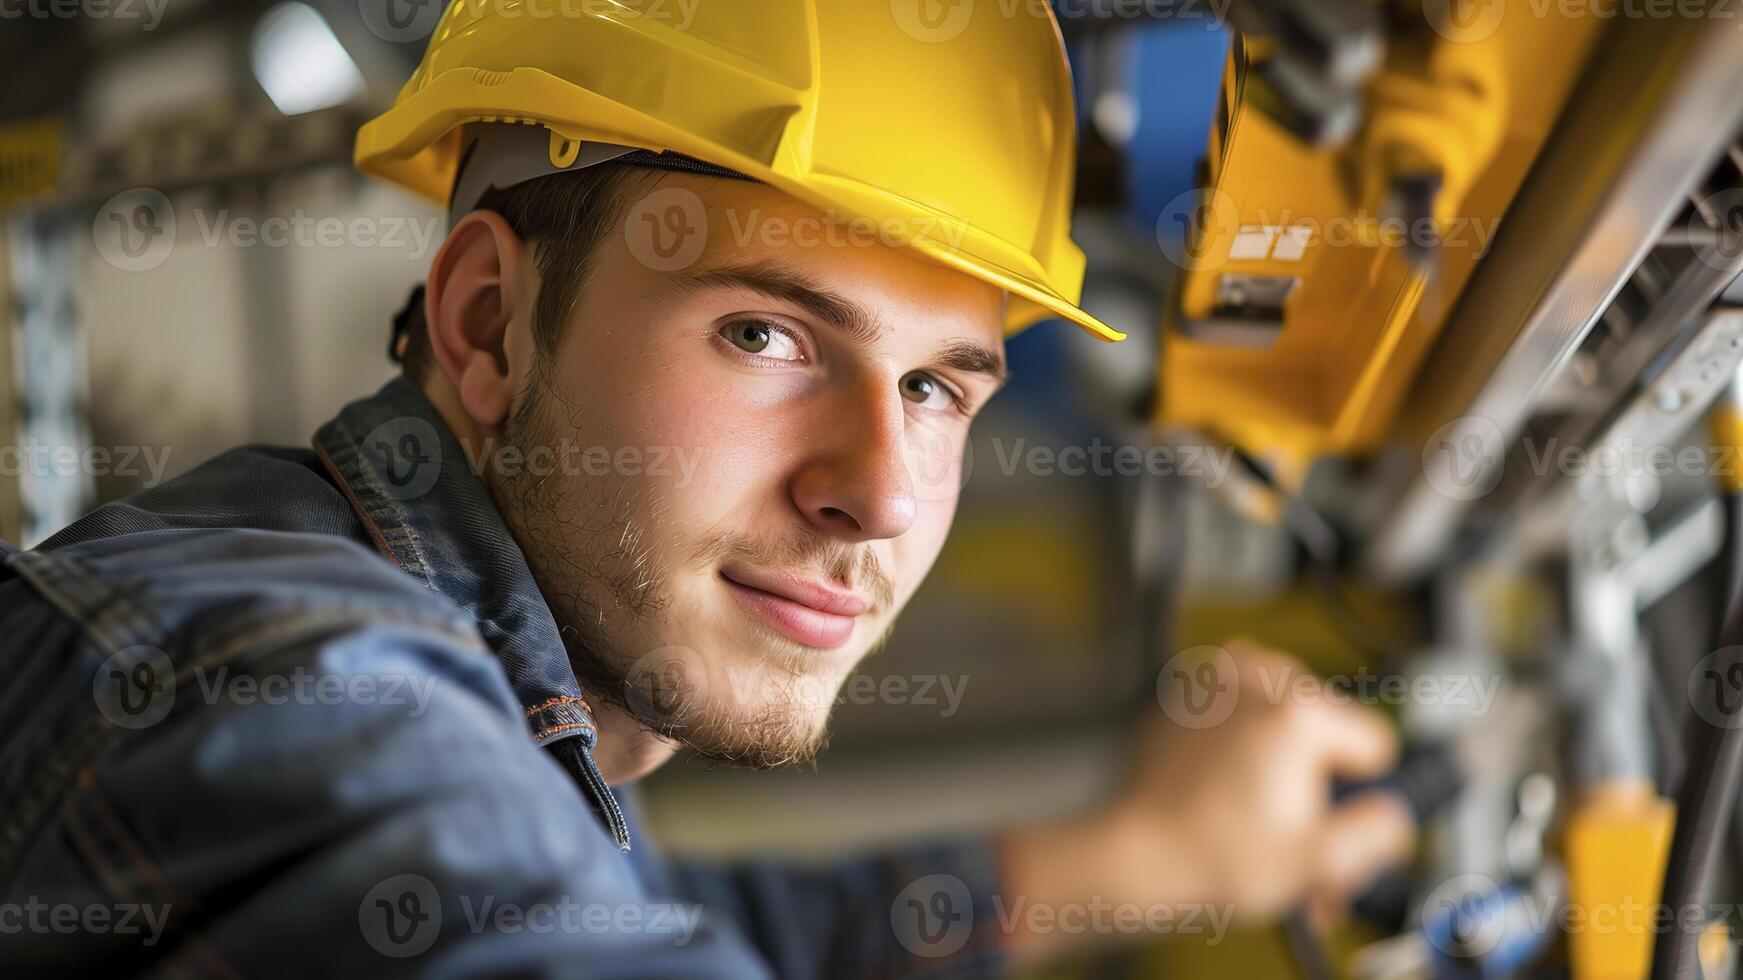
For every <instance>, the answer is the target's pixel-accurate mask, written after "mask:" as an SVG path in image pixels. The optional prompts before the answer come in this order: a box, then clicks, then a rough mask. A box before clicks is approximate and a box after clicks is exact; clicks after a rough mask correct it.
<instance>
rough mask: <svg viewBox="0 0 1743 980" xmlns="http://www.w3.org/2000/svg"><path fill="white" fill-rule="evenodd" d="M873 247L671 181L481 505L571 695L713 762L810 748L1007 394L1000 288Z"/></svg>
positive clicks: (772, 196)
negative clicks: (546, 615)
mask: <svg viewBox="0 0 1743 980" xmlns="http://www.w3.org/2000/svg"><path fill="white" fill-rule="evenodd" d="M877 231H878V229H876V228H873V227H871V226H868V225H864V224H853V223H851V222H848V221H847V220H845V219H840V220H833V221H832V220H831V219H830V218H829V217H828V216H826V215H824V214H823V213H822V212H819V211H816V210H814V209H812V208H810V207H808V206H806V205H803V204H801V203H799V202H798V201H796V200H794V199H792V198H790V197H788V196H787V195H785V194H783V193H780V192H778V191H776V190H773V189H771V188H768V187H766V186H763V185H758V184H752V183H748V182H743V181H734V180H721V179H714V178H701V177H694V176H690V175H678V174H671V175H662V176H661V177H660V178H659V180H658V181H657V182H656V183H654V184H652V185H650V187H649V188H648V190H647V191H646V193H645V194H644V195H642V196H640V197H639V198H638V199H637V200H636V202H635V203H632V204H631V205H630V207H629V210H628V217H627V220H626V221H624V222H622V223H620V224H619V225H618V226H617V229H616V230H615V231H614V232H613V234H611V235H610V236H608V237H607V239H606V241H605V242H604V243H603V244H602V245H601V246H600V248H599V249H598V250H597V252H596V253H595V255H594V258H593V262H592V266H593V268H592V272H591V275H590V276H589V278H588V280H587V282H586V284H585V285H584V286H583V288H582V290H581V294H580V299H579V303H578V305H577V307H576V309H575V310H574V312H573V315H572V316H571V317H570V318H569V320H568V322H567V324H566V325H565V326H564V329H563V331H562V337H561V340H560V343H559V347H558V349H557V352H556V356H555V358H554V359H551V360H550V362H548V363H547V364H546V365H545V366H544V368H543V370H542V371H535V372H534V379H533V381H532V383H531V384H530V385H529V386H528V387H527V388H526V389H525V390H524V391H523V392H522V393H521V394H520V396H519V397H517V399H516V402H515V405H514V407H513V410H512V413H511V418H510V421H509V422H508V423H507V425H506V427H505V432H504V440H505V442H507V443H509V444H511V445H514V446H515V447H517V448H518V449H519V450H521V453H522V454H523V456H524V457H525V459H527V460H528V461H529V464H530V465H528V466H527V467H526V469H525V470H523V471H522V472H520V473H518V474H517V473H515V472H512V471H508V470H504V471H503V472H500V473H497V474H495V475H494V476H493V482H494V484H495V489H496V492H497V497H498V499H499V501H500V502H501V503H502V506H503V510H504V512H505V514H506V516H507V518H508V521H509V524H510V526H511V528H512V529H513V530H514V532H515V536H516V538H517V540H518V541H519V542H520V543H521V545H522V547H523V549H524V550H525V551H526V553H527V556H528V559H529V561H530V563H531V565H532V567H533V570H534V573H535V575H536V577H537V579H538V581H539V584H540V587H541V589H542V591H543V592H544V594H545V596H546V598H547V600H548V601H549V603H550V605H551V607H552V609H553V611H554V612H555V613H556V615H557V618H558V621H559V625H560V626H562V627H563V630H564V634H565V637H566V639H567V641H568V642H569V646H570V649H571V653H572V659H573V660H574V661H576V668H577V672H578V674H579V675H580V677H581V680H582V686H583V689H584V690H586V691H588V693H589V694H590V696H593V695H597V696H602V697H605V698H609V699H612V700H614V701H617V700H620V699H621V702H622V703H621V704H619V705H618V707H619V708H621V709H626V710H627V711H628V713H630V714H631V715H633V716H634V717H635V718H636V719H637V720H639V721H640V722H642V723H643V724H645V725H648V726H649V727H651V728H653V729H654V730H655V731H658V732H661V733H663V734H669V735H671V736H673V737H674V738H676V739H678V740H679V741H682V742H685V743H687V744H689V745H691V746H692V747H694V748H696V749H698V750H700V751H702V752H704V753H706V754H711V755H713V756H715V757H717V758H722V759H727V760H730V761H735V762H739V763H743V764H747V765H755V766H770V765H777V764H781V763H784V762H791V761H799V760H804V759H806V758H808V757H809V756H810V755H811V754H813V753H814V752H815V751H816V749H817V748H818V747H820V745H821V742H822V738H823V734H824V732H825V727H826V723H827V719H828V714H829V709H830V707H831V705H832V703H833V701H834V699H835V696H836V694H837V692H838V690H839V688H840V686H841V684H842V682H843V681H844V680H845V679H846V677H847V676H848V674H849V672H850V671H851V670H852V669H853V668H854V666H855V664H857V663H858V662H859V661H860V659H861V658H863V657H864V656H866V654H868V653H869V652H870V651H871V650H872V649H873V647H874V646H876V645H877V644H878V643H879V642H880V641H881V640H882V638H883V637H884V636H885V635H886V633H887V632H888V630H889V628H890V626H891V625H892V623H893V621H894V619H895V617H896V614H897V612H898V611H899V610H900V609H901V608H902V606H903V605H904V604H905V603H906V602H907V600H908V598H909V597H910V596H911V595H912V594H913V592H914V589H915V588H916V587H917V586H918V585H919V584H920V581H921V579H922V578H923V577H924V576H925V574H926V572H927V570H928V569H929V568H930V567H931V565H932V562H933V560H934V559H935V558H936V557H937V555H938V551H939V548H940V547H941V546H942V544H943V542H944V538H945V535H946V533H947V531H948V530H949V527H950V521H951V517H952V515H953V513H954V511H955V507H956V500H957V493H958V490H959V489H960V484H961V459H962V454H963V451H964V447H965V445H966V441H967V437H968V429H969V422H970V420H971V418H972V416H973V414H974V413H975V412H976V411H978V410H979V409H980V407H981V406H982V405H984V404H985V402H986V400H987V399H988V398H989V397H991V396H992V394H993V393H994V391H995V390H996V389H997V388H998V386H999V384H1000V383H1001V380H1002V373H1003V355H1002V351H1003V330H1002V322H1003V316H1004V294H1003V292H1002V291H1001V290H998V289H996V288H995V287H993V286H991V285H989V284H986V283H983V282H980V281H979V280H976V279H974V278H971V277H969V276H967V275H965V274H962V273H958V272H955V271H952V270H948V269H945V268H943V267H940V266H936V265H933V264H930V263H926V262H924V261H922V260H919V259H917V258H915V257H913V256H912V255H911V253H909V252H907V251H905V250H897V249H896V248H893V247H890V244H889V243H890V241H891V239H889V238H883V239H881V240H879V238H878V235H877ZM885 234H889V232H888V231H887V230H886V232H885ZM541 447H542V448H544V449H545V452H546V453H547V455H546V456H545V457H544V458H545V459H546V460H552V459H554V460H556V461H559V462H561V463H563V464H564V465H559V466H556V467H555V468H554V472H553V467H550V466H546V467H543V468H542V469H541V468H539V467H538V466H537V465H536V461H537V460H538V459H539V457H537V456H536V455H535V453H537V452H538V451H539V450H540V449H541Z"/></svg>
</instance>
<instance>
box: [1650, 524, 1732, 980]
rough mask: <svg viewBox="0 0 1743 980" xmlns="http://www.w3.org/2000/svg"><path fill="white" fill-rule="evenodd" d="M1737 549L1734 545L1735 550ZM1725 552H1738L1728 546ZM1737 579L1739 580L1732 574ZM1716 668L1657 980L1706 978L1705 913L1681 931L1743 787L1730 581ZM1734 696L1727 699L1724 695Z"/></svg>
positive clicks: (1682, 812) (1687, 789) (1686, 785)
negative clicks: (1702, 962) (1703, 962)
mask: <svg viewBox="0 0 1743 980" xmlns="http://www.w3.org/2000/svg"><path fill="white" fill-rule="evenodd" d="M1726 503H1727V505H1728V506H1727V507H1726V517H1727V521H1726V538H1727V540H1728V541H1731V542H1735V541H1736V539H1737V538H1738V536H1739V534H1740V533H1743V495H1735V494H1734V495H1731V496H1730V497H1729V499H1728V500H1727V501H1726ZM1733 547H1734V545H1733ZM1726 553H1727V555H1731V554H1734V551H1732V550H1731V549H1730V548H1728V549H1727V552H1726ZM1732 579H1735V576H1732ZM1730 588H1731V595H1730V597H1729V600H1728V601H1727V603H1726V607H1725V614H1724V619H1723V621H1722V623H1723V625H1722V626H1721V627H1720V630H1719V640H1718V649H1717V650H1716V651H1715V652H1714V654H1713V657H1714V663H1713V670H1714V671H1715V676H1716V677H1717V678H1718V679H1719V680H1720V682H1721V684H1722V685H1723V687H1722V688H1721V689H1720V690H1717V691H1715V696H1714V698H1713V708H1714V710H1715V711H1716V712H1717V714H1716V716H1715V717H1712V718H1704V719H1703V720H1704V721H1705V722H1706V724H1704V725H1703V724H1697V725H1696V726H1695V733H1694V736H1693V741H1694V743H1695V744H1694V745H1693V746H1691V750H1690V752H1689V756H1688V758H1689V769H1688V773H1687V775H1686V776H1685V777H1684V779H1683V785H1682V788H1681V791H1680V792H1679V793H1678V794H1677V801H1676V802H1677V807H1676V833H1675V836H1674V837H1673V838H1672V839H1671V845H1670V861H1669V865H1668V866H1667V868H1666V869H1665V878H1664V890H1663V892H1662V895H1663V903H1664V907H1665V908H1666V909H1668V910H1669V911H1670V914H1671V919H1670V928H1669V929H1667V930H1666V931H1665V932H1663V933H1661V934H1659V936H1658V940H1657V942H1656V943H1655V944H1654V946H1653V950H1652V978H1653V980H1697V978H1699V977H1700V975H1701V967H1700V958H1699V952H1700V937H1701V933H1702V931H1703V930H1704V929H1705V926H1706V920H1705V917H1704V916H1703V917H1702V918H1701V920H1700V922H1699V925H1698V926H1697V927H1696V928H1694V929H1692V930H1691V929H1688V928H1686V927H1685V926H1684V921H1685V916H1684V915H1683V910H1685V909H1692V908H1698V907H1704V906H1705V905H1706V903H1707V901H1708V898H1709V896H1710V895H1711V893H1712V888H1713V872H1714V869H1715V864H1716V863H1717V862H1716V858H1717V856H1718V853H1719V850H1720V847H1721V845H1722V843H1723V833H1722V831H1723V829H1724V828H1725V827H1726V825H1727V824H1728V823H1729V822H1730V818H1731V809H1732V807H1733V806H1734V805H1735V803H1736V799H1737V790H1738V786H1739V784H1740V783H1743V698H1739V697H1736V696H1735V695H1736V694H1737V693H1738V692H1737V691H1736V690H1732V689H1731V688H1732V687H1733V686H1734V685H1733V682H1732V678H1733V677H1734V676H1735V672H1737V671H1743V658H1739V656H1738V654H1739V652H1740V651H1739V650H1738V647H1737V644H1738V642H1739V639H1743V637H1740V635H1739V634H1740V631H1743V588H1739V583H1737V582H1736V581H1734V580H1733V581H1731V582H1730ZM1727 693H1729V694H1730V695H1732V696H1730V697H1726V696H1725V695H1726V694H1727Z"/></svg>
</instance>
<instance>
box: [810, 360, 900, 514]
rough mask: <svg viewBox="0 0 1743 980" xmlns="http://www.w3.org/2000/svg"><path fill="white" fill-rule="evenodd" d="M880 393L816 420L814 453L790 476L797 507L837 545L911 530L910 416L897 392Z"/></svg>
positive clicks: (858, 395) (861, 395) (861, 394)
mask: <svg viewBox="0 0 1743 980" xmlns="http://www.w3.org/2000/svg"><path fill="white" fill-rule="evenodd" d="M867 387H868V388H869V386H867ZM882 388H883V390H881V391H878V392H875V393H874V392H871V391H867V390H863V389H862V390H860V391H857V392H855V393H854V394H853V395H852V396H851V404H841V405H840V406H839V407H838V408H835V409H833V410H831V411H829V412H827V413H826V414H824V415H823V416H820V417H819V418H818V419H817V421H816V422H815V423H814V425H815V426H816V430H815V434H816V437H817V441H816V442H815V443H813V445H816V446H818V447H819V448H818V449H817V450H816V451H815V452H814V453H812V454H811V455H810V456H809V457H808V458H807V459H806V460H805V463H804V465H803V466H801V467H800V469H799V471H798V473H797V474H795V475H794V477H793V482H792V490H791V492H792V496H793V503H794V505H795V506H797V507H798V508H799V511H800V513H802V514H804V515H805V519H806V520H808V521H810V522H811V524H812V526H813V527H816V528H817V529H818V530H820V531H822V532H824V533H826V534H828V535H830V536H831V537H834V538H837V539H839V540H843V541H871V540H875V539H878V538H893V537H896V536H898V535H900V534H902V533H904V532H906V531H907V530H908V528H910V527H912V526H913V525H914V512H915V502H914V486H913V482H912V480H911V479H910V477H909V473H908V465H907V458H906V451H907V450H906V429H907V412H906V411H905V409H904V408H903V404H902V398H901V395H900V394H899V393H898V392H897V390H896V387H895V385H893V384H892V385H884V386H882ZM843 401H844V402H846V401H847V399H844V400H843Z"/></svg>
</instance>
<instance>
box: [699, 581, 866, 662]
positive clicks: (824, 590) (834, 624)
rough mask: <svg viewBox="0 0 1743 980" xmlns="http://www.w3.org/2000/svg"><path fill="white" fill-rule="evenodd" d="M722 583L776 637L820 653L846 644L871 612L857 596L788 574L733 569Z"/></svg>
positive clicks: (864, 600)
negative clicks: (858, 622)
mask: <svg viewBox="0 0 1743 980" xmlns="http://www.w3.org/2000/svg"><path fill="white" fill-rule="evenodd" d="M720 578H721V581H722V582H724V583H725V585H726V588H727V591H729V592H731V593H732V596H733V598H735V599H737V600H738V601H739V602H740V603H741V604H742V605H743V606H744V607H745V608H746V609H747V610H749V611H750V612H751V613H753V614H755V615H756V616H757V617H758V618H759V619H761V620H762V621H763V622H764V623H766V624H767V625H768V626H769V627H771V628H772V629H774V630H775V631H776V632H778V633H780V634H781V635H782V636H785V637H787V638H788V639H790V640H792V641H794V642H796V643H802V644H804V645H805V646H808V647H816V648H818V649H821V650H833V649H835V648H836V647H839V646H841V645H842V644H844V643H846V642H847V641H848V640H849V639H850V638H851V637H852V636H853V626H854V621H855V619H856V618H857V617H858V616H859V615H860V614H862V613H864V612H865V611H866V610H867V609H869V608H870V607H871V603H869V602H867V601H866V599H865V597H864V596H861V595H859V594H857V593H854V592H849V591H846V590H843V589H838V588H832V587H830V586H828V585H825V584H823V583H820V582H814V581H809V580H806V579H801V578H798V577H796V576H793V575H789V574H787V573H785V572H776V571H769V570H766V569H760V568H730V569H722V570H721V572H720Z"/></svg>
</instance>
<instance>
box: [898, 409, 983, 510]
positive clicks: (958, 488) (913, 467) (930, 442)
mask: <svg viewBox="0 0 1743 980" xmlns="http://www.w3.org/2000/svg"><path fill="white" fill-rule="evenodd" d="M903 459H904V462H905V463H906V464H907V468H908V482H909V485H910V486H911V487H912V488H913V491H914V501H915V503H916V504H917V505H919V507H920V508H927V507H939V506H942V507H944V508H947V509H949V510H952V511H953V510H954V509H955V507H956V498H957V497H958V496H959V495H961V493H962V487H963V484H964V483H966V482H967V481H968V476H969V473H970V472H971V471H972V469H973V462H974V461H973V456H972V455H971V453H970V451H969V447H968V446H967V445H965V444H964V442H963V439H962V437H961V435H960V434H959V433H955V432H951V431H949V430H940V429H929V428H926V427H925V426H918V425H916V426H910V427H909V428H908V430H907V431H906V432H905V433H904V434H903ZM945 523H947V524H948V523H949V517H948V515H947V516H946V517H945Z"/></svg>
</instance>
